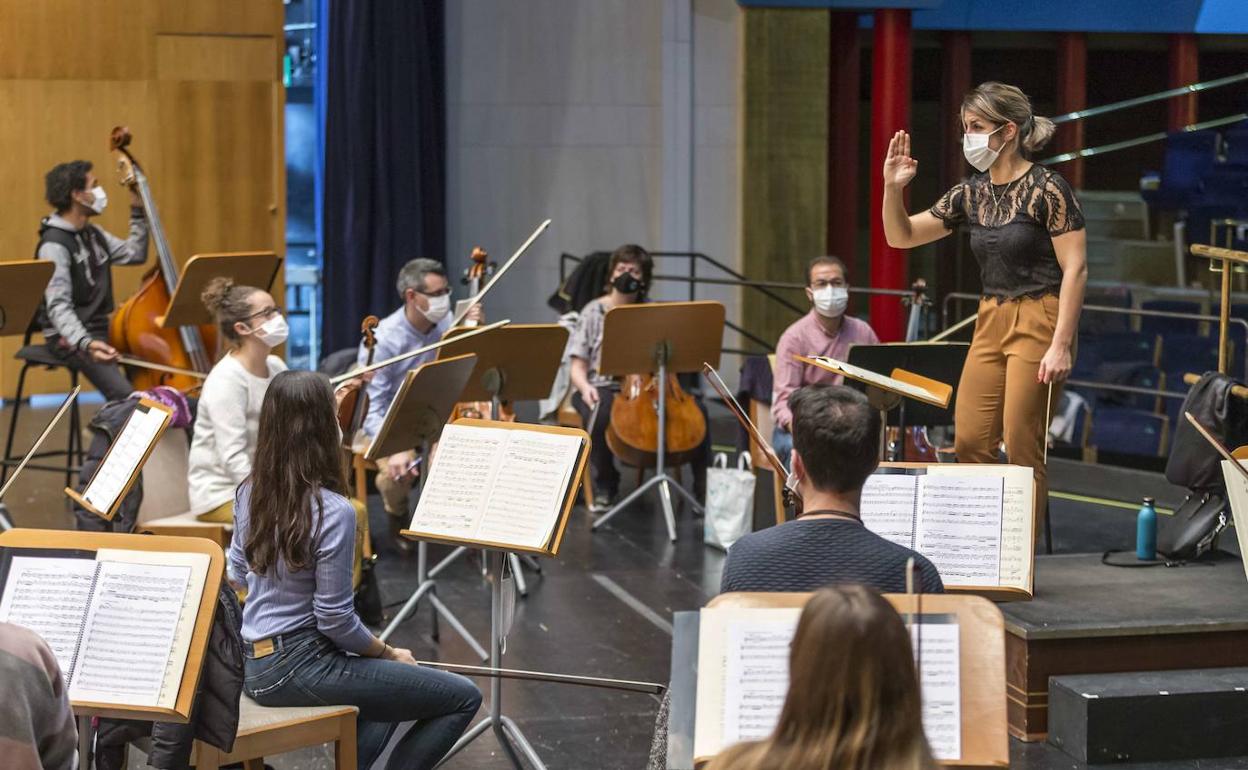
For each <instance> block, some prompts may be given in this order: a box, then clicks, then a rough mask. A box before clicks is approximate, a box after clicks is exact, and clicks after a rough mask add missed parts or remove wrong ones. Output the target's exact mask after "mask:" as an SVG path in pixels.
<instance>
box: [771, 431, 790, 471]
mask: <svg viewBox="0 0 1248 770" xmlns="http://www.w3.org/2000/svg"><path fill="white" fill-rule="evenodd" d="M771 448H772V449H774V450H776V456H777V457H779V458H780V462H782V463H784V467H786V468H787V467H789V455H791V454H793V434H792V433H789V432H788V431H787V430H785V429H784V428H781V427H780V426H779V425H777V426H776V427H775V429H774V430H773V431H772V432H771Z"/></svg>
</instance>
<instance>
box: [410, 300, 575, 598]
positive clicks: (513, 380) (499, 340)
mask: <svg viewBox="0 0 1248 770" xmlns="http://www.w3.org/2000/svg"><path fill="white" fill-rule="evenodd" d="M469 331H472V328H471V327H462V326H460V327H455V328H454V329H451V330H450V331H448V332H447V333H446V334H447V337H451V338H454V336H455V335H457V334H463V333H464V332H469ZM567 344H568V330H567V329H565V328H563V327H562V326H560V325H559V324H510V325H508V326H504V327H503V328H501V329H498V330H497V331H495V332H491V333H490V334H482V335H479V336H476V337H473V338H471V339H468V340H464V341H463V342H451V343H449V344H447V345H445V346H443V347H441V348H439V349H438V359H439V360H441V359H444V358H451V357H454V356H462V355H466V354H469V353H475V354H476V356H477V365H476V366H475V367H473V370H472V374H471V375H469V377H468V384H467V385H465V386H464V390H463V392H462V393H461V394H460V396H459V400H460V401H489V402H490V419H492V420H499V419H501V412H502V402H503V401H509V402H512V403H515V402H516V401H540V400H541V399H543V398H546V397H547V396H548V395H550V389H551V387H553V386H554V384H555V375H556V374H557V373H558V371H559V364H560V363H561V362H562V361H563V350H564V348H566V347H567ZM465 553H467V548H466V547H463V546H461V547H459V548H456V549H455V550H454V551H453V552H451V554H450V555H449V556H447V557H446V558H445V559H443V560H442V561H441V562H439V563H438V565H437V566H436V567H434V568H433V569H431V570H429V576H430V577H436V576H437V575H438V573H439V572H441V571H442V570H443V569H445V568H446V567H447V566H448V565H449V564H450V563H451V562H452V561H454V560H455V559H457V558H459V557H460V556H462V555H463V554H465ZM507 558H508V559H509V560H510V563H511V568H512V573H513V574H514V575H515V578H516V587H517V588H518V589H519V590H520V595H521V596H527V595H528V593H529V587H528V584H527V583H526V582H525V579H524V572H522V571H521V558H520V557H519V556H517V555H516V554H514V553H508V554H507ZM523 563H525V564H528V565H529V567H530V568H532V569H533V570H534V571H535V572H539V573H540V572H541V571H542V567H541V565H540V564H538V563H537V560H536V559H534V558H532V557H531V556H526V557H525V558H524V562H523Z"/></svg>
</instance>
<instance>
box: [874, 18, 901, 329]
mask: <svg viewBox="0 0 1248 770" xmlns="http://www.w3.org/2000/svg"><path fill="white" fill-rule="evenodd" d="M873 46H874V50H873V51H872V55H871V155H870V156H869V159H868V161H869V167H868V169H867V173H868V174H869V175H870V178H871V286H872V287H874V288H877V289H900V288H903V287H904V286H905V285H906V275H907V270H906V252H905V250H903V249H894V248H892V247H891V246H889V245H888V243H887V242H886V241H885V240H884V221H883V219H882V218H881V217H880V211H881V207H882V204H883V201H884V180H883V176H882V174H881V172H882V169H883V167H884V155H885V153H887V152H888V141H889V139H891V138H892V136H893V133H894V132H896V131H898V130H899V129H906V130H907V131H909V130H910V11H909V10H905V9H898V8H890V9H887V10H879V11H876V12H875V37H874V41H873ZM902 321H903V319H902V310H901V305H900V303H898V301H897V298H896V297H883V296H881V297H872V298H871V325H872V326H873V327H875V331H876V334H878V335H879V337H880V340H881V341H882V342H897V341H899V340H901V339H903V337H904V331H905V329H904V324H903V322H902Z"/></svg>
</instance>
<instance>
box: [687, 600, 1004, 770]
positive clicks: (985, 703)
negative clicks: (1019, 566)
mask: <svg viewBox="0 0 1248 770" xmlns="http://www.w3.org/2000/svg"><path fill="white" fill-rule="evenodd" d="M810 596H811V595H810V594H808V593H727V594H720V595H719V596H717V597H715V598H714V599H712V600H711V601H710V602H708V603H707V605H706V606H707V607H804V606H805V605H806V601H807V600H808V599H809V598H810ZM884 598H885V599H887V600H888V602H889V603H890V604H892V605H893V607H894V608H896V610H897V612H898V613H900V614H901V616H902V618H903V619H905V618H906V616H907V615H914V614H915V613H918V612H919V611H920V610H921V611H922V614H923V615H956V616H957V619H958V647H959V654H958V657H959V671H958V679H959V681H960V683H961V690H962V704H961V712H962V757H961V758H960V759H958V760H956V761H945V760H941V761H940V762H939V764H941V765H943V766H946V767H1008V766H1009V763H1010V743H1009V733H1008V727H1007V720H1006V692H1005V620H1004V618H1003V617H1002V615H1001V611H1000V610H999V609H997V607H996V605H994V604H993V603H992V602H990V601H988V600H987V599H985V598H983V597H981V596H965V595H964V596H953V595H950V594H884ZM829 644H830V645H831V647H830V651H831V650H834V649H835V640H830V641H829Z"/></svg>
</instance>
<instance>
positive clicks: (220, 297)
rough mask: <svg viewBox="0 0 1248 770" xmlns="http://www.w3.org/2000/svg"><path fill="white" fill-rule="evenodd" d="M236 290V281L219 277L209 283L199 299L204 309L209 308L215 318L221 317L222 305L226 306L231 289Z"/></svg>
mask: <svg viewBox="0 0 1248 770" xmlns="http://www.w3.org/2000/svg"><path fill="white" fill-rule="evenodd" d="M233 288H234V280H233V279H232V278H225V277H221V276H218V277H217V278H213V279H212V280H211V281H209V282H208V285H207V286H205V287H204V290H203V292H201V293H200V295H199V299H200V301H201V302H203V303H204V307H206V308H208V310H209V311H211V312H212V314H213V315H214V316H216V315H219V314H220V312H221V307H222V305H224V304H225V300H226V297H228V296H229V294H230V289H233Z"/></svg>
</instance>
